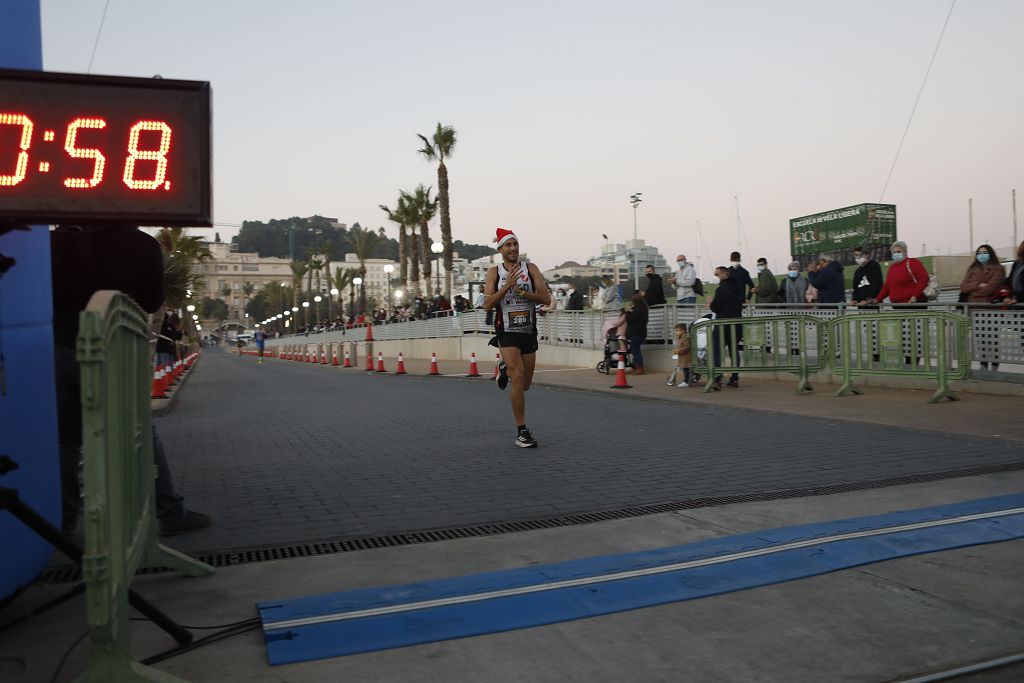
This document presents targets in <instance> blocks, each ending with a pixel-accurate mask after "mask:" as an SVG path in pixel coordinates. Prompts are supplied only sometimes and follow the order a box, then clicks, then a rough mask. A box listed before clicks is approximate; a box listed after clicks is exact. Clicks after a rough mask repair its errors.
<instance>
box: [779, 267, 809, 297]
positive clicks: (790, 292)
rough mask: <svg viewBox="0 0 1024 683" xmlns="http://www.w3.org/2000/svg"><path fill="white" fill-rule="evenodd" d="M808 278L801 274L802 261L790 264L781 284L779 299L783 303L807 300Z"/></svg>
mask: <svg viewBox="0 0 1024 683" xmlns="http://www.w3.org/2000/svg"><path fill="white" fill-rule="evenodd" d="M809 284H810V283H809V282H808V281H807V278H805V277H804V276H803V275H801V274H800V262H799V261H793V262H792V263H790V264H789V272H788V273H786V277H785V279H784V280H783V281H782V284H780V285H779V293H778V301H779V303H783V304H790V305H794V304H804V303H806V302H807V287H808V286H809Z"/></svg>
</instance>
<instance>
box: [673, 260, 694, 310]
mask: <svg viewBox="0 0 1024 683" xmlns="http://www.w3.org/2000/svg"><path fill="white" fill-rule="evenodd" d="M676 266H677V267H678V270H677V271H676V272H675V274H674V275H672V276H671V277H670V278H669V280H668V281H669V282H670V283H671V284H673V285H675V288H676V303H677V304H695V303H697V293H696V292H695V291H693V285H694V283H695V282H696V281H697V269H696V268H694V267H693V264H692V263H689V262H688V261H687V260H686V256H685V255H684V254H680V255H679V256H676Z"/></svg>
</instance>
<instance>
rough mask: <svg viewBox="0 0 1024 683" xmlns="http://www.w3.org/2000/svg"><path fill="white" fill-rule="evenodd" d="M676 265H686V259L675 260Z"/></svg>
mask: <svg viewBox="0 0 1024 683" xmlns="http://www.w3.org/2000/svg"><path fill="white" fill-rule="evenodd" d="M676 265H677V266H679V267H680V268H682V267H683V266H685V265H686V259H683V260H682V261H676Z"/></svg>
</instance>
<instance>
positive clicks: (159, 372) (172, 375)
mask: <svg viewBox="0 0 1024 683" xmlns="http://www.w3.org/2000/svg"><path fill="white" fill-rule="evenodd" d="M198 357H199V354H198V353H193V354H190V355H189V356H187V357H186V358H184V359H181V360H176V361H174V363H165V364H164V365H162V366H158V367H157V368H156V369H154V370H153V387H152V389H151V390H150V397H151V398H167V390H168V389H170V388H171V387H172V386H174V385H175V384H177V383H178V382H180V381H181V378H182V376H183V375H185V373H186V372H188V370H189V369H190V368H191V367H192V365H193V364H194V363H195V362H196V359H197V358H198Z"/></svg>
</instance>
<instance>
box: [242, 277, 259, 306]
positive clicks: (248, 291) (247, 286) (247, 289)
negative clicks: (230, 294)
mask: <svg viewBox="0 0 1024 683" xmlns="http://www.w3.org/2000/svg"><path fill="white" fill-rule="evenodd" d="M255 291H256V285H254V284H253V283H251V282H243V283H242V294H244V295H245V306H244V308H243V310H246V309H248V308H249V298H250V297H251V296H252V293H253V292H255Z"/></svg>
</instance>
